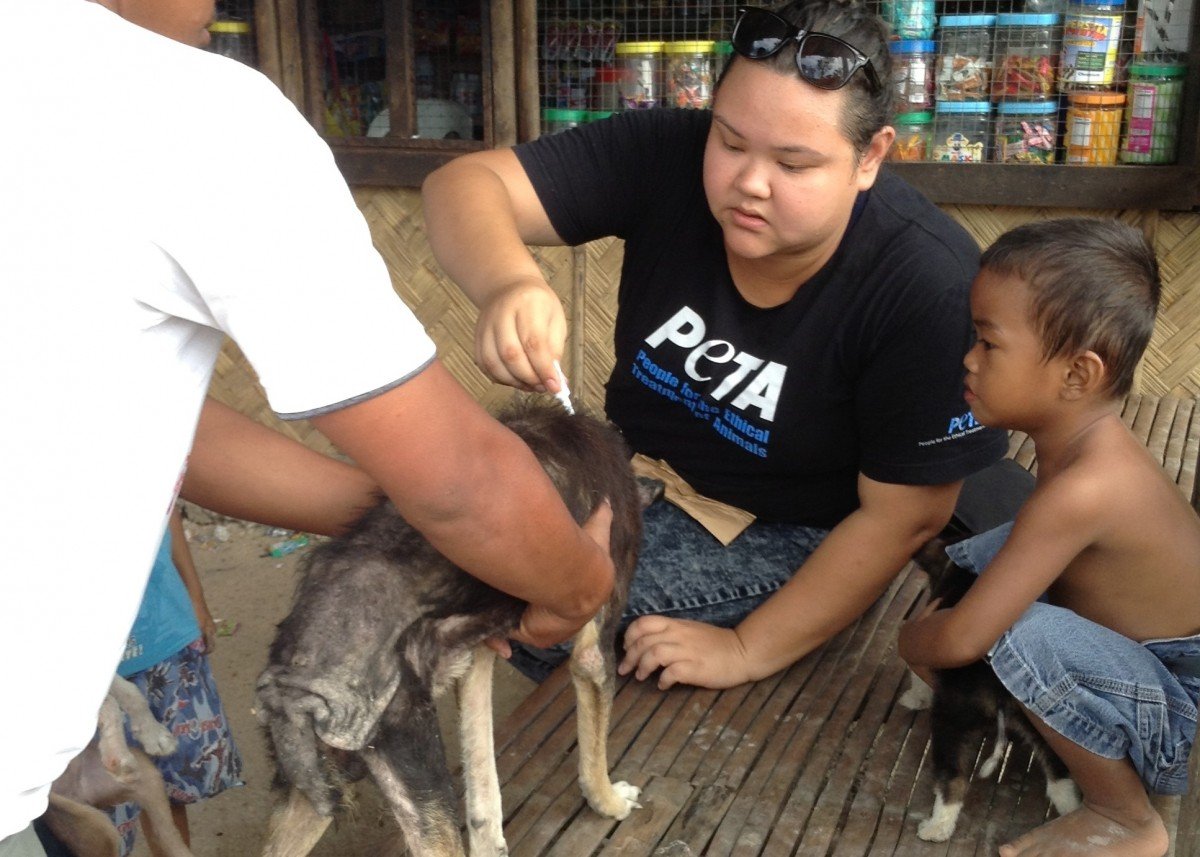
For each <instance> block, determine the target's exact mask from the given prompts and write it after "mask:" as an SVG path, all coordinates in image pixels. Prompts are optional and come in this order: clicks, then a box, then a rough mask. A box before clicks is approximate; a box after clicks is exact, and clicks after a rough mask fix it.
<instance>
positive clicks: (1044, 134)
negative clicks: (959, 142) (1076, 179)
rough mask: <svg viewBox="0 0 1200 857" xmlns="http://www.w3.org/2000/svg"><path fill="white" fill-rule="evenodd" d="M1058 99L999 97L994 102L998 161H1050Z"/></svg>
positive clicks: (996, 155)
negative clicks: (997, 102)
mask: <svg viewBox="0 0 1200 857" xmlns="http://www.w3.org/2000/svg"><path fill="white" fill-rule="evenodd" d="M1057 125H1058V102H1056V101H1002V102H1000V104H998V105H996V142H995V145H994V146H993V147H992V160H993V161H995V162H996V163H998V164H1052V163H1054V142H1055V140H1056V139H1057V136H1058V135H1057V131H1056V126H1057Z"/></svg>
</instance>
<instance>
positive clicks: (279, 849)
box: [262, 788, 333, 857]
mask: <svg viewBox="0 0 1200 857" xmlns="http://www.w3.org/2000/svg"><path fill="white" fill-rule="evenodd" d="M332 820H333V816H332V815H321V814H320V813H319V812H317V810H316V808H315V807H313V805H312V803H311V802H310V801H309V799H308V798H306V797H305V796H304V795H303V793H301V792H300V790H299V789H296V788H292V789H289V790H288V799H287V803H281V804H280V805H279V806H277V807H276V808H275V811H274V812H273V813H271V821H270V824H269V825H268V827H267V841H266V844H265V845H264V846H263V852H262V854H263V857H305V855H307V854H308V852H310V851H312V850H313V848H314V847H315V846H316V844H317V842H318V841H319V840H320V839H321V836H322V835H323V834H324V833H325V828H327V827H329V822H331V821H332Z"/></svg>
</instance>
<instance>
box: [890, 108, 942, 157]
mask: <svg viewBox="0 0 1200 857" xmlns="http://www.w3.org/2000/svg"><path fill="white" fill-rule="evenodd" d="M892 125H893V126H895V128H896V141H895V142H894V143H892V149H891V151H890V152H888V160H890V161H924V160H926V159H927V158H928V157H929V134H930V132H931V131H932V130H933V113H932V112H930V111H928V110H919V111H914V112H911V113H901V114H900V115H898V116H897V117H896V118H895V119H893V120H892Z"/></svg>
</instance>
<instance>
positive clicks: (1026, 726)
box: [900, 540, 1079, 842]
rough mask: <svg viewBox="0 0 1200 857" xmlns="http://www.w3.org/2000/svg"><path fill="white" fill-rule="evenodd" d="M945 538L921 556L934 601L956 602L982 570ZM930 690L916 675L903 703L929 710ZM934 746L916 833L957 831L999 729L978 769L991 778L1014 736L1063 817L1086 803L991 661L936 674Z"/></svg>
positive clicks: (931, 837) (937, 835) (937, 837)
mask: <svg viewBox="0 0 1200 857" xmlns="http://www.w3.org/2000/svg"><path fill="white" fill-rule="evenodd" d="M945 545H946V543H945V542H944V541H940V540H935V541H933V542H930V543H929V544H928V545H926V547H925V548H924V549H922V551H921V553H920V554H918V555H917V556H916V557H914V559H915V561H916V562H917V564H918V565H920V566H921V567H922V568H923V569H924V570H925V571H926V573H928V574H929V579H930V599H931V600H932V599H934V598H940V599H942V604H941V606H942V607H952V606H953V605H955V604H957V603H958V601H959V599H961V598H962V597H963V595H965V594H966V592H967V590H968V589H970V588H971V584H972V583H973V582H974V581H975V575H973V574H971V572H969V571H967V570H966V569H963V568H960V567H959V566H957V565H955V564H954V562H952V561H951V560H950V558H949V557H947V556H946V552H945ZM929 696H930V689H929V688H928V687H927V686H926V685H925V684H924V682H922V681H921V680H920V679H919V678H917V677H916V676H915V675H914V676H913V682H912V684H911V685H910V687H909V689H908V690H907V691H906V692H905V694H904V695H903V696H902V697H901V698H900V703H901V704H902V705H905V706H907V707H909V708H925V707H930V700H929ZM929 723H930V733H931V735H930V743H931V747H930V750H931V757H932V762H933V776H934V803H933V809H932V811H931V812H930V813H929V818H927V819H926V820H925V821H922V822H921V824H920V825H919V826H918V828H917V835H918V836H919V837H921V838H922V839H925V840H927V841H930V842H945V841H946V840H947V839H949V838H950V836H951V835H952V834H953V833H954V827H955V825H956V824H957V823H958V815H959V812H960V811H961V810H962V804H963V798H964V797H965V796H966V792H967V783H968V779H969V777H970V775H971V766H972V765H973V764H974V761H975V753H976V750H977V749H978V748H979V745H980V742H981V741H982V739H983V737H984V735H985V734H986V733H987V732H989V731H990V730H992V729H995V730H996V743H995V747H994V748H993V749H992V754H991V756H989V757H988V758H987V759H986V760H985V761H984V763H983V764H982V765H980V767H979V776H981V777H990V776H991V775H992V774H993V773H994V772H995V770H996V768H997V767H998V766H999V764H1000V762H1001V760H1002V759H1003V758H1004V754H1005V752H1006V751H1007V749H1008V745H1009V743H1010V741H1011V740H1012V739H1013V738H1016V739H1018V740H1020V741H1022V742H1023V743H1024V744H1025V745H1026V746H1028V747H1029V748H1031V749H1032V750H1033V751H1034V753H1035V755H1036V758H1037V759H1038V762H1039V764H1040V765H1041V767H1042V770H1043V771H1044V773H1045V775H1046V796H1047V797H1048V798H1050V801H1051V803H1052V804H1053V805H1054V809H1055V810H1056V811H1057V812H1058V813H1059V815H1064V814H1066V813H1068V812H1071V811H1072V810H1074V809H1077V808H1078V807H1079V793H1078V790H1077V789H1076V787H1075V782H1074V781H1073V780H1072V779H1071V777H1070V773H1069V772H1068V771H1067V768H1066V766H1065V765H1064V764H1063V763H1062V761H1061V760H1059V758H1058V756H1056V755H1055V754H1054V752H1053V751H1052V750H1051V749H1050V747H1049V746H1048V745H1047V744H1046V742H1045V741H1044V740H1043V739H1042V736H1041V735H1039V734H1038V733H1037V730H1035V729H1034V728H1033V726H1032V725H1031V724H1030V723H1029V721H1028V720H1027V719H1026V717H1025V714H1024V712H1023V711H1022V710H1021V708H1020V706H1019V705H1017V702H1016V700H1015V699H1013V697H1012V695H1011V694H1010V693H1009V692H1008V690H1007V689H1006V688H1005V687H1004V685H1003V684H1001V683H1000V679H998V678H996V674H995V673H994V672H992V668H991V667H990V666H989V665H988V664H987V663H986V662H984V661H982V660H980V661H975V662H974V663H971V664H967V665H966V666H964V667H957V668H954V669H944V670H937V671H936V687H935V688H934V689H933V690H932V706H931V711H930V718H929Z"/></svg>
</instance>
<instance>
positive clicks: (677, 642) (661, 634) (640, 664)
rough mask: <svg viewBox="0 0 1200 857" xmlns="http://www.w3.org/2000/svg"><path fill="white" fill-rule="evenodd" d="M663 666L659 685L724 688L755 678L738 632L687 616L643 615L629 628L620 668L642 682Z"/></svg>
mask: <svg viewBox="0 0 1200 857" xmlns="http://www.w3.org/2000/svg"><path fill="white" fill-rule="evenodd" d="M660 668H661V669H662V673H661V674H660V675H659V677H658V686H659V688H660V689H661V690H666V689H667V688H669V687H671V686H672V685H674V684H693V685H697V686H698V687H711V688H725V687H734V686H735V685H739V684H742V683H743V682H747V681H749V680H750V678H751V673H750V670H749V668H748V666H747V664H746V651H745V649H744V648H743V647H742V641H741V639H740V638H739V637H738V635H737V631H735V630H733V629H732V628H718V627H716V626H715V625H706V624H705V623H703V622H694V621H691V620H689V619H668V618H666V617H664V616H643V617H642V618H640V619H637V620H635V621H634V623H633V624H632V625H630V626H629V629H628V630H627V631H626V632H625V658H624V659H623V660H622V661H621V664H620V666H618V667H617V672H619V673H620V674H621V675H628V674H629V673H630V672H632V673H633V674H634V677H635V678H636V679H637V680H638V681H644V680H645V679H646V678H648V677H649V676H650V674H651V673H653V672H654V671H655V670H657V669H660Z"/></svg>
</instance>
